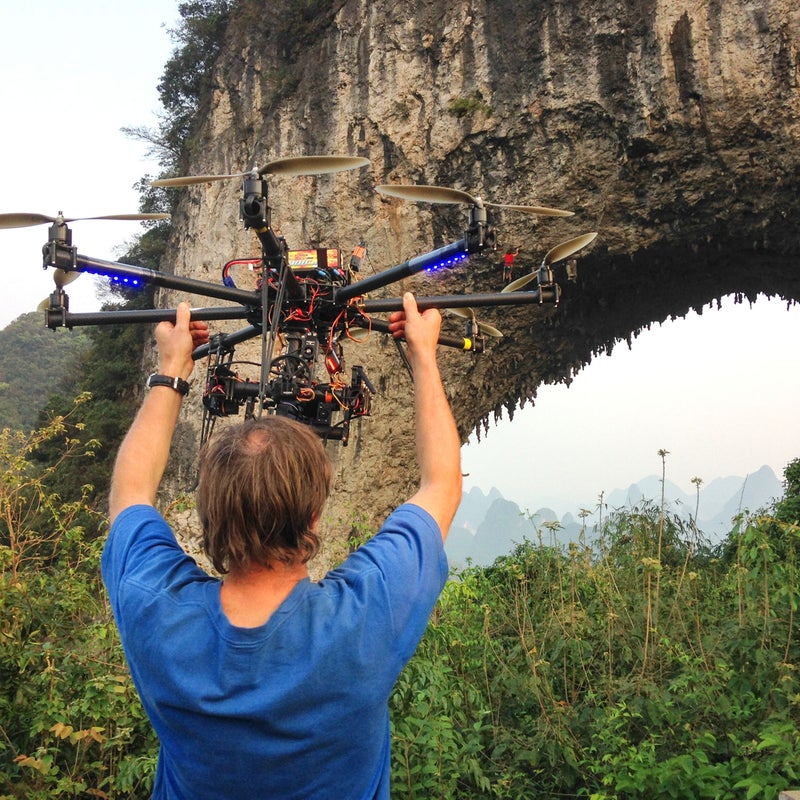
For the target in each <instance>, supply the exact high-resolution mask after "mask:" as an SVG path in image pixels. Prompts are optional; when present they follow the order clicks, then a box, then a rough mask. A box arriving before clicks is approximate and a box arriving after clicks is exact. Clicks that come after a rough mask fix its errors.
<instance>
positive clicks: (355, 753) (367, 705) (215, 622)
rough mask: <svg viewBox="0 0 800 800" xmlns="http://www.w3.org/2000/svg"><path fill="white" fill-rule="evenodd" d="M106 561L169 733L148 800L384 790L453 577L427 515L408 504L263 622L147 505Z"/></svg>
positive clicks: (134, 657) (127, 631)
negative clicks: (400, 695) (243, 613)
mask: <svg viewBox="0 0 800 800" xmlns="http://www.w3.org/2000/svg"><path fill="white" fill-rule="evenodd" d="M102 570H103V579H104V581H105V583H106V587H107V589H108V593H109V597H110V599H111V606H112V609H113V611H114V616H115V618H116V620H117V625H118V627H119V631H120V636H121V638H122V644H123V646H124V648H125V653H126V656H127V658H128V663H129V666H130V670H131V675H132V676H133V680H134V683H135V684H136V688H137V689H138V691H139V695H140V697H141V699H142V704H143V706H144V708H145V710H146V711H147V714H148V716H149V718H150V721H151V722H152V724H153V727H154V728H155V731H156V733H157V734H158V737H159V740H160V744H161V749H160V753H159V761H158V768H157V772H156V780H155V787H154V793H153V797H154V798H159V800H161V799H162V798H164V799H165V800H166V799H167V798H168V799H169V800H173V798H174V799H176V800H177V799H178V798H180V799H181V800H189V798H191V799H192V800H203V799H204V798H208V799H209V800H212V798H213V800H223V799H224V798H236V800H241V799H242V798H257V799H258V800H271V799H272V798H274V799H275V800H292V798H298V800H299V798H303V799H304V800H308V799H309V798H326V800H327V798H334V797H335V798H337V800H340V799H341V800H348V799H349V798H353V800H362V798H364V799H366V798H370V800H371V799H372V798H388V797H389V763H390V761H389V747H390V734H389V712H388V699H389V695H390V693H391V691H392V687H393V685H394V683H395V681H396V679H397V676H398V675H399V673H400V671H401V670H402V668H403V666H404V665H405V664H406V662H407V661H408V659H409V658H411V656H412V655H413V653H414V651H415V649H416V647H417V645H418V644H419V640H420V638H421V637H422V634H423V633H424V631H425V627H426V625H427V623H428V618H429V617H430V614H431V611H432V610H433V606H434V604H435V602H436V599H437V597H438V596H439V594H440V592H441V590H442V588H443V586H444V583H445V581H446V579H447V559H446V557H445V555H444V550H443V546H442V537H441V534H440V533H439V528H438V526H437V525H436V523H435V522H434V520H433V518H432V517H431V516H430V515H429V514H428V513H427V512H426V511H424V510H423V509H422V508H420V507H418V506H415V505H411V504H406V505H403V506H401V507H400V508H398V509H397V510H396V511H395V512H394V513H393V514H392V515H391V516H390V517H389V518H388V519H387V520H386V522H385V523H384V525H383V527H382V528H381V530H380V531H379V533H378V534H377V535H376V536H375V537H373V538H372V539H371V540H370V541H369V542H367V544H365V545H364V546H362V547H360V548H359V549H358V550H357V551H356V552H355V553H352V554H351V555H350V556H349V557H348V558H347V560H346V561H345V562H344V563H343V564H342V565H341V566H340V567H337V568H336V569H334V570H332V571H331V572H329V573H328V574H327V575H326V576H325V578H324V579H323V580H321V581H319V582H312V581H310V580H308V579H305V580H303V581H301V582H300V583H299V584H298V585H297V586H296V587H295V588H294V589H293V590H292V592H291V593H290V594H289V596H288V597H287V598H286V599H285V600H284V602H283V603H282V604H281V605H280V606H279V608H278V609H277V610H276V611H275V612H274V613H273V614H272V616H271V617H270V618H269V619H268V620H267V622H266V623H265V624H264V625H261V626H259V627H256V628H240V627H236V626H234V625H232V624H231V623H230V622H229V620H228V618H227V617H226V616H225V613H224V612H223V611H222V607H221V604H220V586H221V582H220V581H219V580H218V579H216V578H212V577H211V576H209V575H207V574H206V573H205V572H203V571H202V570H201V569H200V568H199V567H198V566H197V565H196V563H195V562H194V560H193V559H192V558H190V557H189V556H187V555H186V554H185V553H184V552H183V550H182V549H181V548H180V547H179V545H178V544H177V542H176V540H175V536H174V535H173V533H172V531H171V529H170V528H169V526H168V525H167V523H166V522H165V521H164V519H163V518H162V517H161V515H160V514H159V513H158V512H157V511H156V510H155V509H154V508H152V507H151V506H147V505H139V506H132V507H130V508H127V509H125V511H123V512H122V513H121V514H120V515H119V516H118V517H117V519H116V520H115V522H114V525H113V526H112V528H111V532H110V534H109V537H108V541H107V543H106V546H105V549H104V551H103V559H102Z"/></svg>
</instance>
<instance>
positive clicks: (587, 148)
mask: <svg viewBox="0 0 800 800" xmlns="http://www.w3.org/2000/svg"><path fill="white" fill-rule="evenodd" d="M266 5H267V4H265V3H263V1H262V0H259V2H255V0H253V1H252V2H242V3H240V5H239V10H238V12H237V15H236V17H235V19H234V20H233V21H232V22H231V23H230V25H229V29H228V32H227V35H226V45H225V48H224V50H223V53H222V56H221V57H220V59H219V61H218V64H217V68H216V72H215V78H216V86H215V89H214V92H213V96H212V97H210V98H209V99H208V106H207V108H205V109H204V110H203V114H204V125H203V128H202V131H201V134H200V136H199V139H198V141H197V143H196V145H195V147H194V154H195V155H194V160H193V163H192V172H193V173H195V174H208V173H236V172H241V171H243V170H246V169H248V168H250V167H251V166H252V165H253V164H257V165H261V164H264V163H266V162H267V161H269V160H272V159H274V158H279V157H285V156H295V155H310V154H330V153H337V154H347V155H358V156H366V157H367V158H369V160H370V163H371V170H370V169H366V170H361V171H358V172H348V173H340V174H338V175H335V176H326V177H319V178H275V179H273V180H272V181H271V183H270V205H271V206H272V208H273V224H274V225H275V227H276V228H278V229H280V231H281V233H282V234H283V235H284V236H285V237H286V239H287V241H288V243H289V245H290V247H296V248H299V247H305V246H309V245H313V246H325V245H328V246H339V247H341V248H342V250H344V251H346V252H349V249H350V248H351V247H352V246H353V245H354V244H355V243H356V242H358V241H359V240H364V241H366V243H367V246H368V248H369V258H368V260H367V265H366V269H365V271H364V272H362V274H369V272H370V271H377V270H380V269H383V268H386V267H389V266H392V265H394V264H396V263H399V262H402V261H404V260H406V259H408V258H410V257H412V256H414V255H417V254H419V253H422V252H425V251H428V250H430V249H431V248H433V247H437V246H440V245H442V244H444V243H447V242H450V241H453V240H456V239H458V238H460V237H461V235H462V232H463V229H464V226H465V224H466V210H465V207H451V206H444V205H428V204H412V203H408V202H403V201H399V200H394V199H387V198H385V197H382V196H380V195H378V194H376V193H375V192H374V189H373V187H374V186H375V185H376V184H381V183H426V184H436V185H441V186H448V187H455V188H459V189H463V190H466V191H469V192H470V193H473V194H479V195H480V196H482V197H483V198H484V199H486V200H489V201H493V202H496V203H513V204H538V205H550V206H556V207H560V208H569V209H572V210H574V211H575V212H576V216H575V217H571V218H568V219H552V218H544V217H541V218H537V217H531V216H529V215H524V214H519V213H513V212H510V211H500V212H498V213H495V214H494V217H493V223H494V225H495V226H496V228H497V235H498V249H497V251H496V252H495V253H492V254H487V255H486V256H481V257H477V258H473V259H471V260H470V261H469V263H468V265H467V266H462V267H460V268H459V269H458V270H454V271H452V272H450V273H448V274H446V275H441V274H439V275H436V276H435V277H434V278H422V277H414V278H411V279H408V280H406V281H404V282H403V283H402V284H401V285H399V286H395V287H393V288H392V289H391V290H389V291H379V292H378V293H376V294H377V295H380V294H391V295H392V296H396V295H397V294H398V292H399V291H400V290H402V289H405V288H411V289H413V290H414V291H416V292H418V293H421V294H426V293H427V294H443V293H450V292H465V291H496V290H498V289H499V288H500V287H501V285H502V284H501V273H500V269H499V266H498V265H499V263H500V262H501V261H502V254H503V252H504V250H505V248H506V247H512V246H518V247H519V248H520V253H519V255H518V257H517V262H516V263H517V265H521V266H522V268H524V269H525V270H526V271H527V270H528V269H529V268H530V267H531V266H538V264H539V263H540V261H541V259H542V256H543V254H544V253H545V252H546V251H547V250H548V249H549V248H550V247H551V246H553V245H554V244H556V243H558V242H560V241H562V240H565V239H568V238H571V237H572V236H575V235H578V234H580V233H584V232H586V231H598V233H599V236H598V238H597V240H596V242H595V243H594V244H593V245H592V246H591V247H590V248H588V249H587V251H586V252H585V253H584V254H582V255H581V257H580V259H579V261H578V271H577V279H576V280H573V281H567V280H565V279H564V274H563V265H562V271H561V272H560V273H557V279H560V280H559V282H560V283H561V286H562V289H563V295H562V302H561V303H560V305H559V307H558V308H555V309H554V308H552V307H543V308H539V307H534V306H522V307H518V308H504V309H486V310H485V311H484V312H482V313H481V314H480V315H479V316H480V318H481V319H483V320H485V321H486V322H489V323H491V324H493V325H495V326H497V327H500V328H501V329H502V330H503V332H504V334H505V337H504V338H503V339H501V340H499V342H497V343H496V344H493V345H492V346H491V348H490V351H489V352H488V353H486V354H484V355H482V356H478V357H472V356H465V355H463V354H459V353H456V352H449V351H448V352H444V353H442V358H441V363H442V367H443V374H444V376H445V382H446V385H447V388H448V392H449V394H450V397H451V400H452V402H453V405H454V409H455V412H456V416H457V420H458V423H459V427H460V430H461V432H462V434H463V435H464V436H465V437H466V435H468V433H469V432H470V431H471V430H472V429H473V428H474V427H475V426H476V425H478V424H480V423H481V421H485V420H486V419H487V418H488V417H489V416H490V415H492V414H493V413H495V414H496V413H499V412H501V411H502V409H503V408H504V407H505V408H507V409H508V412H509V413H512V414H513V410H514V408H516V407H518V405H519V403H520V402H525V401H526V400H532V399H533V398H534V397H535V394H536V389H537V387H538V386H539V385H540V384H541V383H543V382H558V381H569V380H570V377H571V376H572V375H573V374H574V373H575V372H576V371H578V370H580V368H581V367H582V366H583V365H585V364H586V363H588V361H589V360H590V359H591V357H592V356H593V355H595V354H597V353H599V352H602V351H609V350H610V349H611V348H612V347H613V346H614V344H615V343H617V342H619V341H624V340H630V339H631V337H633V336H636V334H637V333H638V332H639V331H640V330H641V329H642V328H644V327H647V326H649V325H650V324H652V323H658V322H661V321H663V320H665V319H667V318H669V317H676V316H682V315H684V314H685V313H686V312H687V311H688V310H689V309H690V308H695V309H697V310H701V309H702V307H703V306H704V305H706V304H708V303H710V302H712V301H714V300H715V299H718V298H721V297H723V296H725V295H728V294H731V293H734V294H736V295H738V296H740V297H741V298H742V299H754V298H755V297H756V295H758V294H759V293H765V294H769V295H775V294H777V295H780V296H782V297H784V298H786V299H787V300H792V301H794V300H797V299H798V298H800V263H799V262H798V255H799V254H800V234H798V225H797V220H798V219H799V218H800V214H799V213H798V212H800V192H799V191H798V189H800V88H799V87H798V65H799V63H800V7H798V5H797V3H796V0H771V2H766V0H763V1H762V2H748V3H722V2H721V0H705V2H701V0H672V1H671V2H668V1H666V0H636V1H635V2H629V3H624V4H623V3H617V2H610V0H582V1H581V2H577V3H575V2H567V1H566V0H546V1H545V2H539V3H529V2H521V0H491V2H489V0H472V2H469V0H468V1H467V2H463V3H448V2H443V1H442V0H413V1H412V2H411V3H405V4H401V5H398V4H396V3H394V2H393V1H390V0H338V1H337V2H333V3H311V4H308V3H306V4H298V3H296V2H292V1H291V0H282V1H281V0H279V1H278V2H274V3H270V4H269V11H267V7H266ZM301 6H302V8H301ZM315 8H319V10H318V11H315V10H314V9H315ZM240 188H241V187H240V185H239V184H238V182H237V181H235V180H234V181H231V182H228V183H226V182H222V183H213V184H205V185H201V186H199V187H192V188H189V189H185V190H182V191H184V192H185V197H184V198H183V200H182V204H181V207H180V211H179V214H178V215H177V217H176V218H175V219H174V222H175V231H176V235H175V239H174V242H173V246H172V250H171V252H170V254H169V256H168V258H167V259H166V262H165V268H166V269H174V271H175V272H176V273H178V274H186V275H192V276H195V277H201V278H210V279H213V280H217V279H218V276H219V269H220V268H221V266H222V265H223V264H224V263H225V262H226V261H228V260H229V259H231V258H233V257H245V256H252V255H257V254H258V252H259V248H258V246H257V243H256V242H255V240H254V239H253V238H252V235H251V234H250V233H249V232H245V231H243V230H242V229H241V225H240V223H239V222H238V197H239V193H240ZM174 299H175V298H174V297H166V298H164V300H163V301H162V302H172V301H174ZM194 302H195V303H196V304H200V305H205V304H207V301H203V300H198V299H197V298H194ZM236 327H237V326H236V325H235V324H228V323H225V325H224V326H223V325H220V326H219V329H235V328H236ZM459 329H461V324H460V323H459V325H457V326H455V327H453V331H454V332H457V331H458V330H459ZM248 352H249V354H247V353H248ZM241 353H242V357H243V358H253V357H256V358H257V357H258V353H257V351H255V352H252V351H247V350H246V348H242V350H241ZM237 355H238V353H237ZM345 356H346V358H347V361H348V363H349V364H351V365H352V364H355V363H360V364H363V365H364V366H365V368H366V370H367V373H368V375H369V376H370V378H371V380H372V382H373V383H374V384H375V385H376V387H377V388H378V389H379V396H378V398H377V399H376V402H375V404H374V410H373V417H372V418H370V419H366V420H364V421H363V422H362V423H360V424H359V425H356V426H355V428H356V430H354V441H353V442H352V443H351V444H350V445H349V446H348V447H347V448H341V447H338V446H332V451H331V452H332V455H333V456H334V458H335V460H336V464H337V483H336V487H335V490H334V496H333V498H332V500H331V502H330V504H329V509H328V514H327V520H326V529H327V530H328V531H330V532H336V533H335V535H333V534H331V535H332V540H331V541H333V540H334V539H335V540H336V541H339V542H341V541H342V540H343V535H344V534H346V533H348V532H350V531H351V529H359V528H360V527H362V526H364V527H366V528H370V527H371V526H372V525H373V524H374V523H375V521H376V520H378V519H380V518H381V517H382V516H384V515H385V514H386V513H387V512H388V511H389V510H390V509H391V508H392V507H393V506H394V505H395V504H396V503H397V502H398V501H399V500H402V499H403V498H404V496H405V494H406V493H407V492H409V490H410V489H411V487H412V486H413V484H414V482H415V473H414V470H413V468H412V467H411V466H409V465H410V464H412V463H413V427H412V424H411V418H410V417H411V405H410V404H411V391H410V382H409V379H408V376H407V375H406V374H405V372H404V370H403V368H402V365H401V363H400V361H399V359H398V357H397V354H396V351H395V349H394V346H393V345H392V344H391V343H387V342H386V341H383V340H382V339H381V337H380V336H378V335H373V336H372V337H370V339H369V341H368V342H367V343H365V344H356V343H347V345H346V350H345ZM244 372H246V370H245V371H244ZM244 372H243V374H244ZM251 377H254V376H251ZM198 417H199V414H198V413H197V411H196V409H195V410H194V411H192V412H191V414H190V415H187V418H186V420H185V422H184V425H185V430H184V432H183V434H182V438H183V440H185V441H186V442H187V453H186V456H185V458H184V461H185V462H186V463H189V462H190V461H191V447H190V446H188V445H189V444H190V443H191V442H194V441H195V435H194V430H193V426H194V425H195V419H196V418H198ZM220 424H225V423H224V421H223V422H222V423H220ZM359 428H360V431H359V430H358V429H359ZM364 509H366V511H364Z"/></svg>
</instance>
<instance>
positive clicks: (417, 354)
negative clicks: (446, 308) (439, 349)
mask: <svg viewBox="0 0 800 800" xmlns="http://www.w3.org/2000/svg"><path fill="white" fill-rule="evenodd" d="M441 327H442V315H441V314H440V313H439V310H438V309H436V308H428V309H426V310H425V311H423V312H422V313H420V312H419V310H418V309H417V300H416V298H415V297H414V295H413V294H411V292H406V293H405V294H404V295H403V310H402V311H395V312H393V313H392V314H391V316H390V317H389V330H390V331H391V333H392V335H393V336H394V337H395V339H400V338H405V340H406V342H407V343H408V355H409V358H410V360H411V363H412V365H413V364H414V363H415V362H416V361H417V360H418V359H420V358H429V357H433V358H434V359H435V357H436V344H437V342H438V341H439V331H440V330H441Z"/></svg>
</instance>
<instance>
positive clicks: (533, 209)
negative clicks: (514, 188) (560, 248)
mask: <svg viewBox="0 0 800 800" xmlns="http://www.w3.org/2000/svg"><path fill="white" fill-rule="evenodd" d="M485 205H487V206H491V207H492V208H503V209H505V210H506V211H522V212H523V213H525V214H538V215H539V216H540V217H573V216H575V212H574V211H565V210H564V209H561V208H548V207H547V206H510V205H505V204H503V203H485Z"/></svg>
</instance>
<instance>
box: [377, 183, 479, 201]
mask: <svg viewBox="0 0 800 800" xmlns="http://www.w3.org/2000/svg"><path fill="white" fill-rule="evenodd" d="M375 190H376V191H377V192H380V194H385V195H387V196H388V197H397V198H399V199H400V200H412V201H415V202H422V203H467V204H468V205H475V203H476V202H477V200H476V198H474V197H473V196H472V195H470V194H467V193H466V192H462V191H461V190H460V189H448V188H447V187H445V186H423V185H418V186H403V185H397V184H394V185H389V184H383V185H381V186H376V187H375Z"/></svg>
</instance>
